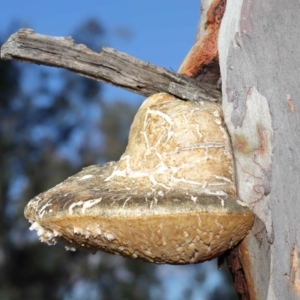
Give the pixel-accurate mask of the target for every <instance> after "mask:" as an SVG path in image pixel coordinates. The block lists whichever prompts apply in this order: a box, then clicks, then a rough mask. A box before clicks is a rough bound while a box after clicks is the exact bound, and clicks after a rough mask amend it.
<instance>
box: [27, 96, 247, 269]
mask: <svg viewBox="0 0 300 300" xmlns="http://www.w3.org/2000/svg"><path fill="white" fill-rule="evenodd" d="M230 147H231V146H230V141H229V137H228V134H227V131H226V128H225V126H224V123H223V117H222V112H221V109H220V106H219V105H218V104H216V103H207V102H199V103H193V102H186V101H182V100H179V99H176V98H174V97H172V96H170V95H168V94H165V93H160V94H155V95H153V96H151V97H149V98H148V99H146V101H145V102H144V103H143V104H142V106H141V107H140V109H139V111H138V112H137V114H136V116H135V119H134V121H133V124H132V126H131V130H130V134H129V142H128V146H127V148H126V151H125V153H124V154H123V155H122V156H121V158H120V160H119V161H117V162H110V163H107V164H104V165H96V166H90V167H88V168H85V169H83V170H82V171H81V172H79V173H78V174H76V175H74V176H72V177H70V178H68V179H67V180H65V181H64V182H63V183H61V184H59V185H58V186H56V187H54V188H52V189H50V190H49V191H47V192H45V193H42V194H40V195H38V196H37V197H35V198H34V199H33V200H31V201H30V202H29V204H28V205H27V207H26V209H25V216H26V217H27V218H28V219H29V220H30V221H31V222H32V223H33V224H32V226H31V229H32V230H37V232H38V234H39V236H40V239H41V240H42V241H44V242H47V243H49V244H53V243H55V242H56V241H57V240H64V241H65V242H67V244H68V246H67V248H68V250H72V251H73V250H75V249H76V248H82V249H86V250H90V251H96V250H99V249H100V250H104V251H106V252H110V253H115V254H121V255H124V256H129V257H133V258H140V259H144V260H147V261H152V262H156V263H177V264H183V263H194V262H199V261H203V260H206V259H211V258H213V257H215V256H218V255H220V254H221V253H223V252H224V251H226V250H227V249H229V248H231V247H233V246H234V245H235V244H236V243H237V242H239V241H240V240H241V239H242V238H243V237H244V236H245V235H246V234H247V233H248V231H249V230H250V228H251V226H252V222H253V216H252V213H251V211H250V210H249V208H248V207H247V206H246V205H245V204H244V203H243V202H242V201H239V200H237V199H236V198H234V197H235V196H236V190H235V182H234V166H233V158H232V151H231V148H230Z"/></svg>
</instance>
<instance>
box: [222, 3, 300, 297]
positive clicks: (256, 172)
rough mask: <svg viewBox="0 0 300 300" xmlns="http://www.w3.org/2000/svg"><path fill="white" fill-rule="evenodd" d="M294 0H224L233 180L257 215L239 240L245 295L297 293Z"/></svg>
mask: <svg viewBox="0 0 300 300" xmlns="http://www.w3.org/2000/svg"><path fill="white" fill-rule="evenodd" d="M299 12H300V3H299V1H296V0H290V1H284V2H283V1H280V0H273V1H259V0H244V1H240V0H228V1H227V7H226V12H225V15H224V18H223V20H222V24H221V29H220V33H219V59H220V67H221V77H222V92H223V93H222V94H223V111H224V116H225V123H226V125H227V128H228V131H229V134H230V136H231V139H232V144H233V149H234V156H235V163H236V170H237V187H238V194H239V197H240V198H241V199H243V200H244V201H246V202H248V203H249V205H250V207H251V208H252V209H253V211H254V213H255V214H256V216H257V218H256V221H255V225H254V227H253V229H252V231H251V233H250V235H248V236H247V238H246V239H245V240H244V241H243V242H242V244H241V245H240V246H239V249H238V250H239V256H240V259H241V262H242V265H243V270H244V273H245V277H246V281H247V286H248V291H249V295H250V299H251V300H254V299H258V300H264V299H269V300H271V299H272V300H276V299H278V300H281V299H291V300H293V299H299V297H300V274H299V256H300V254H299V251H300V225H299V224H300V214H299V212H300V199H299V191H298V190H299V186H300V153H299V152H300V139H299V130H298V128H299V126H300V114H299V112H300V98H299V94H300V85H299V74H300V47H299V28H300V18H299Z"/></svg>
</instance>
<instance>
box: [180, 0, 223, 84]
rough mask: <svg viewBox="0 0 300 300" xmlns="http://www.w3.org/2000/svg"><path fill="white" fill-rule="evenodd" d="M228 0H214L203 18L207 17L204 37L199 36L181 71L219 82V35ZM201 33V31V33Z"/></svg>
mask: <svg viewBox="0 0 300 300" xmlns="http://www.w3.org/2000/svg"><path fill="white" fill-rule="evenodd" d="M225 7H226V0H214V1H212V3H210V4H209V8H208V10H207V12H206V14H205V15H202V18H205V21H204V22H205V24H204V29H202V31H203V32H204V35H203V37H199V38H198V39H197V40H196V42H195V44H194V46H193V47H192V49H191V50H190V52H189V53H188V55H187V56H186V58H185V59H184V61H183V63H182V65H181V66H180V69H179V73H182V74H185V75H187V76H189V77H192V78H196V77H197V78H198V79H199V81H202V82H211V83H212V82H217V81H218V80H219V78H220V68H219V59H218V35H219V28H220V25H221V21H222V18H223V15H224V12H225ZM199 35H201V33H199Z"/></svg>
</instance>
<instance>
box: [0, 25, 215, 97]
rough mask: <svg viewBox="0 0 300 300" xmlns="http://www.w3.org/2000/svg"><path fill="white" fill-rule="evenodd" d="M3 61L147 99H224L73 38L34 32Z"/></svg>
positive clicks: (21, 36)
mask: <svg viewBox="0 0 300 300" xmlns="http://www.w3.org/2000/svg"><path fill="white" fill-rule="evenodd" d="M1 58H2V59H14V60H20V61H23V62H31V63H36V64H43V65H47V66H54V67H59V68H65V69H68V70H70V71H73V72H75V73H78V74H80V75H82V76H85V77H89V78H92V79H95V80H98V81H102V82H106V83H109V84H112V85H115V86H118V87H121V88H124V89H126V90H129V91H131V92H135V93H139V94H142V95H145V96H149V95H152V94H155V93H157V92H168V93H170V94H172V95H174V96H176V97H179V98H180V99H184V100H191V101H213V102H216V101H219V100H220V99H221V93H220V91H219V90H218V89H217V87H216V85H213V84H204V83H199V82H197V81H196V80H194V79H191V78H188V77H186V76H184V75H181V74H177V73H173V72H170V71H168V70H166V69H164V68H162V67H159V66H155V65H152V64H150V63H147V62H144V61H142V60H139V59H137V58H134V57H132V56H129V55H127V54H125V53H121V52H118V51H116V50H114V49H112V48H107V47H104V48H103V49H102V52H100V53H95V52H93V51H91V50H90V49H88V48H87V47H86V46H85V45H83V44H74V41H73V39H72V38H70V37H51V36H46V35H41V34H37V33H34V32H33V30H31V29H21V30H19V31H18V32H17V33H15V34H13V35H12V36H11V37H10V38H9V39H8V40H7V42H6V43H5V44H4V45H3V46H2V48H1Z"/></svg>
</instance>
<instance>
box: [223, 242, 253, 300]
mask: <svg viewBox="0 0 300 300" xmlns="http://www.w3.org/2000/svg"><path fill="white" fill-rule="evenodd" d="M227 262H228V267H229V270H230V272H231V276H232V279H233V282H234V285H235V289H236V291H237V294H238V296H239V299H240V300H250V295H249V292H248V287H247V281H246V277H245V273H244V270H243V265H242V262H241V259H240V255H239V247H238V246H236V247H235V248H233V249H232V250H231V251H230V252H229V254H228V256H227Z"/></svg>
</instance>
